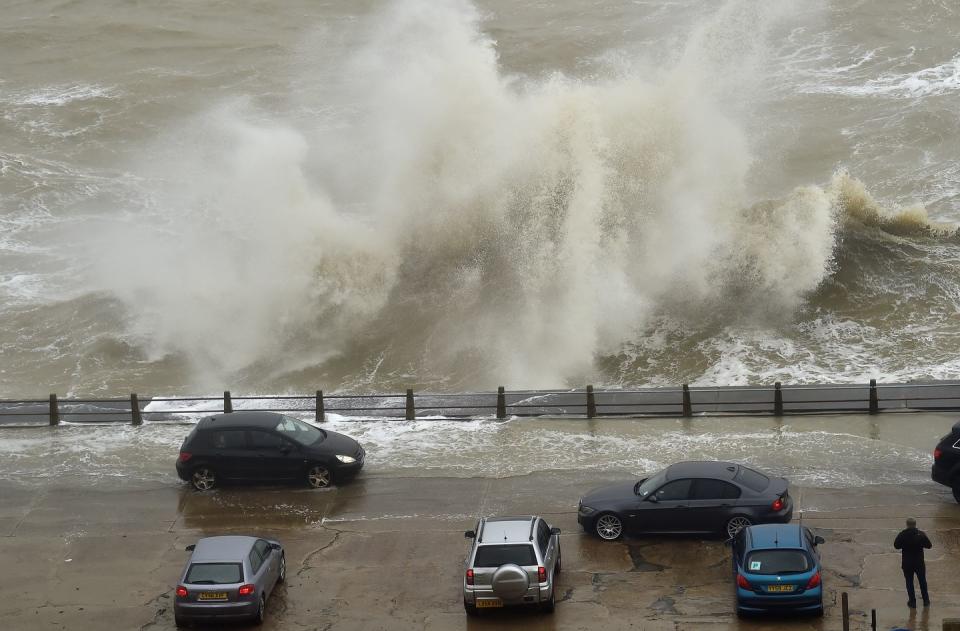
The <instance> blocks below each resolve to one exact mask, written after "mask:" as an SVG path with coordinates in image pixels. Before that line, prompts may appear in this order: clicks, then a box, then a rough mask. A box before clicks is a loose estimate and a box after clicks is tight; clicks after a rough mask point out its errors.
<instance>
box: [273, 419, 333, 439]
mask: <svg viewBox="0 0 960 631" xmlns="http://www.w3.org/2000/svg"><path fill="white" fill-rule="evenodd" d="M274 429H275V430H276V431H278V432H280V433H282V434H283V435H284V436H287V437H288V438H292V439H293V440H295V441H297V442H298V443H300V444H301V445H312V444H313V443H315V442H318V441H321V440H323V439H324V436H325V435H324V433H323V431H321V430H319V429H317V428H316V427H314V426H313V425H309V424H307V423H304V422H303V421H298V420H297V419H295V418H291V417H289V416H284V417H283V418H282V419H280V422H279V423H277V426H276V427H274Z"/></svg>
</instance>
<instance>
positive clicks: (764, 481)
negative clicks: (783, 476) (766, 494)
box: [737, 467, 770, 493]
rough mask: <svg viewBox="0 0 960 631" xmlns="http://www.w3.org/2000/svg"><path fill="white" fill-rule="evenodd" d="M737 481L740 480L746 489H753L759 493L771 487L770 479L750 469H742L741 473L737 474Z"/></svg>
mask: <svg viewBox="0 0 960 631" xmlns="http://www.w3.org/2000/svg"><path fill="white" fill-rule="evenodd" d="M737 479H738V480H740V483H741V484H743V485H744V486H745V487H747V488H748V489H752V490H754V491H756V492H757V493H759V492H760V491H762V490H764V489H765V488H767V487H768V486H769V485H770V478H768V477H767V476H765V475H763V474H762V473H760V472H759V471H754V470H753V469H748V468H747V467H740V473H739V474H737Z"/></svg>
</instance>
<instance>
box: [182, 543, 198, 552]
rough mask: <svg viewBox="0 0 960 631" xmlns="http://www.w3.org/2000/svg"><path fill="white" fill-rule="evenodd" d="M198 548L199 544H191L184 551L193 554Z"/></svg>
mask: <svg viewBox="0 0 960 631" xmlns="http://www.w3.org/2000/svg"><path fill="white" fill-rule="evenodd" d="M196 547H197V544H195V543H191V544H190V545H188V546H187V547H186V548H184V550H186V551H187V552H193V551H194V550H195V549H196Z"/></svg>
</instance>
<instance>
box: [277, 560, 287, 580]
mask: <svg viewBox="0 0 960 631" xmlns="http://www.w3.org/2000/svg"><path fill="white" fill-rule="evenodd" d="M285 580H287V557H286V556H285V555H283V554H281V555H280V574H278V575H277V582H278V583H282V582H284V581H285Z"/></svg>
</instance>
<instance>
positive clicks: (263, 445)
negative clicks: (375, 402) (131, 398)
mask: <svg viewBox="0 0 960 631" xmlns="http://www.w3.org/2000/svg"><path fill="white" fill-rule="evenodd" d="M365 455H366V454H365V452H364V451H363V447H361V446H360V443H358V442H357V441H355V440H354V439H352V438H350V437H348V436H344V435H343V434H337V433H336V432H331V431H327V430H324V429H320V428H318V427H314V426H313V425H310V424H309V423H304V422H303V421H301V420H298V419H295V418H293V417H290V416H285V415H283V414H276V413H274V412H233V413H230V414H217V415H216V416H210V417H207V418H204V419H201V420H200V422H199V423H197V426H196V427H194V428H193V431H192V432H190V434H189V435H188V436H187V438H186V439H185V440H184V441H183V446H182V447H180V457H179V458H178V459H177V475H179V476H180V479H181V480H185V481H187V482H190V484H192V485H193V488H195V489H197V490H198V491H207V490H209V489H212V488H213V487H215V486H216V485H217V484H219V483H221V482H226V481H247V482H251V481H253V482H260V481H263V482H268V481H303V482H306V483H307V484H308V485H309V486H311V487H313V488H316V489H320V488H325V487H327V486H330V485H331V484H333V482H334V480H336V481H337V482H342V481H344V480H346V479H347V478H349V477H351V476H353V475H354V474H356V473H357V472H358V471H360V469H361V468H362V467H363V459H364V456H365Z"/></svg>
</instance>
